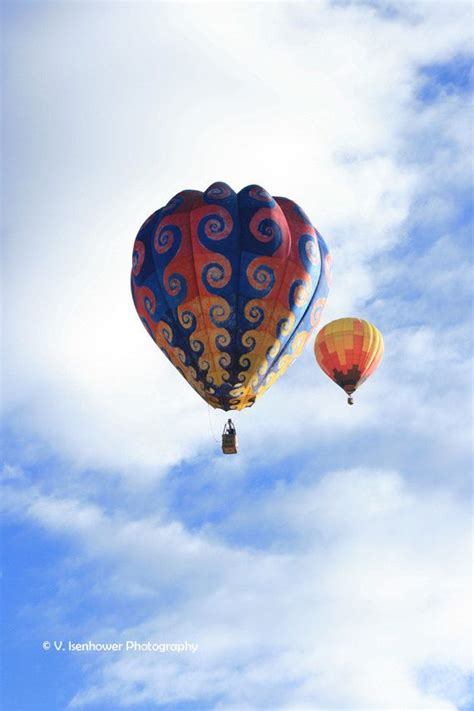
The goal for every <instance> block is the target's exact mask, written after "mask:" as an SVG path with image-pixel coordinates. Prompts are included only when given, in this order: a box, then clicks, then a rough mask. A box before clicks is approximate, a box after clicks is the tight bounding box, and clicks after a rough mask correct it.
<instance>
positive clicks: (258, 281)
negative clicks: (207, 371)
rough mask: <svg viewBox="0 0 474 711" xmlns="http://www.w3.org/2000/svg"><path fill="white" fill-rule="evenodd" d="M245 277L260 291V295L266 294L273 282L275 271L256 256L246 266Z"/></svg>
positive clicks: (271, 287)
mask: <svg viewBox="0 0 474 711" xmlns="http://www.w3.org/2000/svg"><path fill="white" fill-rule="evenodd" d="M247 279H248V281H249V284H250V285H251V286H253V288H254V289H257V290H258V291H261V292H262V296H267V295H268V294H269V293H270V292H271V290H272V289H273V286H274V284H275V272H274V271H273V269H272V268H271V267H269V266H268V265H267V264H264V263H262V262H261V260H260V259H258V258H257V259H254V260H253V261H252V262H250V264H249V266H248V267H247Z"/></svg>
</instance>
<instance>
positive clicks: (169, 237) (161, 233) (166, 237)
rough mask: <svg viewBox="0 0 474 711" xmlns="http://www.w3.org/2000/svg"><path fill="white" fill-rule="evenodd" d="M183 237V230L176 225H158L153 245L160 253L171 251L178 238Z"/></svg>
mask: <svg viewBox="0 0 474 711" xmlns="http://www.w3.org/2000/svg"><path fill="white" fill-rule="evenodd" d="M180 238H181V230H180V229H179V227H177V226H176V225H164V226H163V225H161V223H160V224H159V225H158V227H157V228H156V231H155V237H154V240H153V245H154V247H155V250H156V252H158V254H165V253H166V252H169V250H170V249H171V247H172V246H173V245H174V243H175V241H176V240H177V239H180Z"/></svg>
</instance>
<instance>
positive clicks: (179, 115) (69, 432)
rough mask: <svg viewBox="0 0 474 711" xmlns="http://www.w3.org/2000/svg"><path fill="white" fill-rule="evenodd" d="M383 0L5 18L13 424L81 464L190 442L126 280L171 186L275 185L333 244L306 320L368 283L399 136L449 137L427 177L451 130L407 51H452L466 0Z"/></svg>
mask: <svg viewBox="0 0 474 711" xmlns="http://www.w3.org/2000/svg"><path fill="white" fill-rule="evenodd" d="M396 9H397V13H398V15H395V16H394V17H392V18H391V19H387V18H386V17H384V16H383V14H380V13H379V12H378V11H377V8H371V7H368V6H362V5H360V6H358V5H351V6H340V5H331V4H325V3H318V4H312V5H298V4H291V5H285V4H275V5H271V11H270V9H269V6H268V5H266V4H264V5H259V4H253V5H247V4H239V5H236V6H232V10H230V9H229V6H227V7H224V8H222V7H218V6H217V5H215V4H210V5H199V6H194V5H187V6H186V10H185V11H184V12H181V11H180V10H178V9H177V8H176V7H175V6H173V5H172V4H169V5H168V4H158V5H144V6H140V7H139V8H138V7H137V8H136V9H135V10H134V13H133V17H132V16H131V15H130V12H129V8H128V7H127V6H114V7H112V6H106V5H103V6H93V5H91V6H87V8H85V7H84V8H80V10H78V8H77V7H75V6H63V7H59V6H57V7H56V6H55V7H54V8H49V9H48V11H47V15H45V16H44V17H45V18H47V21H45V22H44V23H43V24H40V25H38V24H34V25H33V24H31V25H30V26H29V29H28V25H27V24H26V23H25V24H24V25H22V27H21V32H23V33H24V32H26V33H27V34H28V32H30V31H31V32H33V33H34V42H33V41H32V42H22V43H21V47H22V54H21V55H20V54H19V53H18V47H19V46H20V45H19V44H12V43H13V42H14V39H15V31H16V29H15V26H14V25H11V26H10V27H11V30H10V32H11V34H8V39H9V51H10V64H11V70H10V74H9V77H11V79H10V80H9V83H7V95H9V96H10V97H12V99H14V100H15V103H14V104H13V105H12V112H11V120H12V122H13V121H15V125H14V127H12V128H9V136H10V137H11V142H12V146H14V147H15V148H16V151H17V152H16V156H15V163H14V164H13V169H12V176H11V183H10V185H7V190H8V197H9V199H8V201H7V202H6V226H7V236H8V239H7V243H6V256H7V263H8V265H9V269H8V273H7V274H6V282H7V286H6V290H7V293H9V294H10V295H12V298H11V301H10V303H11V304H12V307H11V308H9V309H8V313H7V315H6V319H5V325H6V336H7V345H8V348H9V354H10V355H9V357H7V359H6V362H5V369H4V370H5V375H6V377H5V391H6V393H5V397H6V403H7V406H10V407H11V408H13V409H15V408H20V410H19V411H17V415H16V421H17V422H18V423H19V426H20V427H21V428H22V429H23V430H27V431H30V432H31V433H32V434H34V435H36V436H39V437H41V438H42V439H44V440H45V441H46V443H48V444H49V445H50V446H51V447H52V448H53V449H54V450H55V451H56V452H60V453H61V454H62V455H63V456H66V457H68V458H70V459H71V461H75V462H76V464H81V463H82V464H83V465H84V466H101V467H110V468H121V469H123V470H135V469H136V468H137V467H138V468H140V469H146V468H148V469H149V470H152V472H156V471H161V470H162V469H163V467H167V466H169V465H170V464H173V463H176V462H179V461H180V460H181V459H182V458H183V457H184V458H186V457H189V456H192V455H193V454H194V453H196V451H199V449H200V448H201V449H207V447H208V444H207V443H208V437H209V435H208V431H207V427H203V420H205V419H207V414H206V413H205V406H204V405H201V404H200V403H199V401H198V400H197V399H196V396H195V394H194V393H192V392H187V389H186V386H185V384H184V383H183V382H182V381H181V379H180V378H179V377H178V376H175V374H174V373H172V372H171V367H170V366H169V364H168V363H167V362H165V360H164V359H163V358H162V357H161V354H160V353H159V352H158V351H156V352H153V344H152V343H151V341H148V339H147V337H146V335H145V333H144V332H142V331H141V330H140V324H139V322H138V320H137V318H136V316H135V314H134V313H133V309H132V305H131V299H130V295H129V291H128V273H129V268H130V265H129V262H130V249H131V244H132V240H133V237H134V234H135V232H136V230H137V228H138V226H139V224H140V223H141V222H142V220H143V218H144V217H145V216H146V215H147V214H148V213H150V212H151V211H153V210H154V209H155V208H156V207H158V206H159V205H160V204H163V203H164V202H166V200H167V199H168V197H169V196H170V195H171V194H173V193H174V192H175V191H177V190H179V189H181V188H182V187H183V186H186V187H198V188H203V187H205V186H206V185H207V184H208V183H210V182H212V181H213V180H215V179H216V178H223V179H226V180H228V181H229V182H230V183H232V184H234V185H235V186H236V187H237V188H238V187H240V186H242V185H244V184H246V183H248V182H253V181H257V182H261V183H262V184H264V185H266V186H267V187H268V188H269V189H270V190H271V191H272V192H274V193H279V194H288V195H291V196H292V197H294V198H296V199H297V200H298V202H300V204H302V205H304V207H305V209H306V210H307V211H308V212H309V214H310V215H311V216H312V217H313V219H314V221H315V223H316V224H317V225H318V227H319V228H320V229H321V230H322V232H323V234H324V235H325V236H326V237H327V240H328V243H329V245H330V247H331V249H332V251H333V254H334V257H335V283H334V287H333V290H332V292H331V295H330V301H329V304H328V309H327V311H326V315H327V316H328V317H329V316H330V317H334V316H337V315H340V314H341V313H350V312H351V311H357V310H359V309H360V306H361V305H362V304H363V303H364V301H365V300H367V299H368V298H370V297H372V296H373V295H374V293H375V291H376V286H377V285H376V280H375V276H376V273H375V272H374V270H373V268H372V267H371V266H370V260H371V258H373V257H374V255H377V254H378V253H379V252H380V251H384V250H387V249H388V248H389V247H391V246H394V245H397V244H400V242H401V241H403V240H404V239H405V233H404V228H403V225H404V222H405V220H406V218H407V216H408V215H409V214H410V210H411V209H412V208H413V207H414V205H415V203H417V204H418V203H419V200H418V196H419V194H420V191H421V190H423V189H425V186H426V182H427V179H428V178H427V173H431V171H432V169H433V165H432V163H429V162H428V163H427V164H426V163H423V164H422V165H421V164H420V165H418V164H417V163H413V162H411V163H407V162H406V161H405V160H404V159H402V156H403V152H402V151H401V149H402V147H403V146H404V145H405V149H404V150H406V145H407V143H406V142H407V141H409V138H410V135H411V133H412V132H413V131H415V130H416V131H418V132H419V133H421V132H422V131H424V132H426V131H429V130H431V131H433V130H442V131H443V135H444V136H445V141H447V140H448V135H449V141H450V145H451V147H452V149H451V151H450V152H448V153H445V154H443V153H442V152H437V153H436V156H435V160H436V164H435V168H436V175H437V177H436V180H435V181H434V182H435V183H437V181H438V182H439V180H440V178H439V176H440V175H441V174H442V173H443V172H444V171H445V170H446V166H447V165H448V164H449V165H450V166H453V165H457V161H454V162H453V161H452V155H453V153H452V150H455V151H457V153H461V152H462V148H461V146H462V145H463V144H464V141H465V139H464V134H463V132H462V131H461V128H462V121H461V119H460V118H459V119H456V117H461V116H465V110H464V105H462V104H460V102H459V100H458V101H457V104H456V103H455V102H454V100H452V99H449V101H447V102H446V103H444V104H442V105H441V106H440V107H439V106H436V107H433V108H432V109H430V110H425V111H423V112H420V111H419V107H417V106H416V104H415V103H414V101H413V92H414V90H415V88H416V86H417V82H418V79H417V74H416V71H417V67H418V66H419V65H421V64H426V63H429V62H431V61H433V60H435V59H436V60H437V61H443V60H448V59H449V58H450V57H453V56H454V55H456V54H458V53H461V52H463V51H466V49H467V48H468V42H469V37H470V30H469V27H468V22H466V18H467V17H468V15H469V9H468V7H467V6H464V5H463V4H459V5H457V6H456V12H451V10H450V9H449V8H448V5H447V4H446V3H444V4H443V3H426V4H421V5H417V6H416V8H415V10H413V11H412V10H411V9H410V8H407V6H406V5H405V4H401V5H400V4H398V5H396ZM44 12H46V11H45V10H44ZM23 14H24V16H25V18H26V17H27V15H28V13H27V12H26V11H24V13H23ZM230 15H231V16H232V22H230ZM91 17H93V19H94V22H90V19H91ZM65 26H67V27H68V28H69V33H71V32H72V36H73V37H74V41H71V39H70V38H71V35H70V34H68V33H64V32H63V29H64V27H65ZM72 27H74V28H75V29H74V30H72V29H71V28H72ZM86 28H87V29H86ZM99 47H100V52H99ZM124 48H125V50H124ZM124 51H125V53H124ZM58 53H60V54H61V57H62V60H61V62H59V63H58V62H57V55H58ZM39 76H41V78H42V79H41V81H38V77H39ZM26 87H28V88H26ZM8 92H9V93H8ZM58 95H60V96H62V97H63V99H64V100H62V101H61V102H60V103H59V104H58V102H57V100H56V99H57V96H58ZM66 99H67V100H66ZM33 116H34V119H33ZM448 117H449V120H448ZM463 120H464V122H465V119H463ZM441 127H442V128H441ZM456 127H457V128H456ZM20 144H21V145H20ZM408 145H410V144H409V143H408ZM29 166H32V168H33V171H34V173H35V182H34V183H32V182H31V177H30V175H31V169H30V168H29ZM453 170H454V168H452V167H451V168H450V174H451V173H452V171H453ZM463 175H464V176H465V171H464V173H463ZM429 179H430V181H431V175H430V176H429ZM452 179H453V180H455V178H454V176H452ZM438 192H439V191H438ZM20 196H21V199H22V202H21V203H20ZM10 197H11V200H10ZM439 201H440V208H439V209H441V210H444V211H445V212H446V210H448V212H449V210H450V209H451V205H450V203H449V199H447V198H446V196H444V197H443V198H441V197H440V198H439ZM13 304H14V306H13ZM290 378H291V376H290V375H288V376H287V382H291V380H290ZM293 383H295V381H293ZM259 407H260V403H259ZM9 411H11V410H9ZM14 421H15V420H14ZM266 421H267V416H266V414H265V412H264V411H262V417H259V416H258V413H256V414H255V415H254V416H253V422H254V423H255V422H257V423H258V427H259V428H260V429H261V430H262V431H265V428H266ZM372 421H373V420H372ZM170 423H173V424H172V426H170ZM278 426H280V425H278ZM284 426H285V424H284V423H283V422H282V423H281V427H284ZM184 431H185V432H186V436H183V432H184ZM152 475H154V474H152Z"/></svg>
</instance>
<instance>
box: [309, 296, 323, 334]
mask: <svg viewBox="0 0 474 711" xmlns="http://www.w3.org/2000/svg"><path fill="white" fill-rule="evenodd" d="M325 303H326V299H325V298H321V299H316V301H315V302H314V304H313V306H312V307H311V316H310V323H311V328H316V326H317V325H318V323H319V321H320V319H321V315H322V312H323V308H324V304H325Z"/></svg>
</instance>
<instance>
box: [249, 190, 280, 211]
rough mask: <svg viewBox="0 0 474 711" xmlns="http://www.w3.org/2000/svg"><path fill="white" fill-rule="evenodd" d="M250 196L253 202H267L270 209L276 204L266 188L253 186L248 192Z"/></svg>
mask: <svg viewBox="0 0 474 711" xmlns="http://www.w3.org/2000/svg"><path fill="white" fill-rule="evenodd" d="M248 196H249V197H251V198H252V200H258V201H259V202H265V203H267V205H269V206H270V207H273V206H274V205H275V204H276V203H275V200H274V199H273V198H272V196H271V195H270V194H269V193H267V191H266V190H265V189H264V188H261V187H260V186H259V185H253V186H252V187H251V188H250V190H249V191H248Z"/></svg>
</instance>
